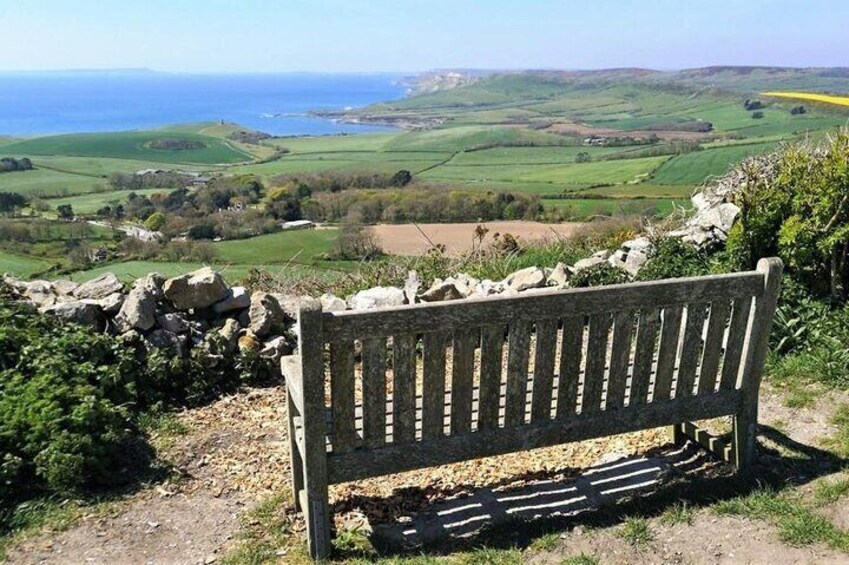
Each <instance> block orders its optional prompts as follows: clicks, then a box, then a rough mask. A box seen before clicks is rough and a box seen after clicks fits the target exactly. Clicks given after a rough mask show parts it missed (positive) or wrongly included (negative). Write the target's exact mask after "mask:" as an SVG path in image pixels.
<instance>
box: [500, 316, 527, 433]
mask: <svg viewBox="0 0 849 565" xmlns="http://www.w3.org/2000/svg"><path fill="white" fill-rule="evenodd" d="M508 339H509V346H508V353H507V399H506V401H505V402H506V404H505V416H504V425H505V426H507V427H509V426H517V425H520V424H524V423H525V397H526V395H527V391H528V388H527V387H528V362H529V360H530V350H529V349H530V344H531V323H530V322H529V321H527V320H525V319H517V320H515V321H514V322H512V323H511V324H510V330H509V336H508Z"/></svg>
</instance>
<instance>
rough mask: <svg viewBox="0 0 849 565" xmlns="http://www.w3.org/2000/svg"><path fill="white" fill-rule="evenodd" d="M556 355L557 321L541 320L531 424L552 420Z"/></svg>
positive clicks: (537, 334) (538, 331)
mask: <svg viewBox="0 0 849 565" xmlns="http://www.w3.org/2000/svg"><path fill="white" fill-rule="evenodd" d="M556 355H557V320H553V319H547V320H539V321H538V322H537V323H536V351H535V352H534V381H533V396H532V401H531V422H539V421H542V420H549V419H551V403H552V400H553V398H552V390H553V389H552V385H553V383H554V358H555V356H556Z"/></svg>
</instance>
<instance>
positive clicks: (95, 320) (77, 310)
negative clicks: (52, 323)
mask: <svg viewBox="0 0 849 565" xmlns="http://www.w3.org/2000/svg"><path fill="white" fill-rule="evenodd" d="M43 312H44V313H46V314H50V315H52V316H56V317H57V318H59V319H60V320H62V321H64V322H71V323H75V324H80V325H83V326H88V327H90V328H92V329H94V330H96V331H100V330H102V329H103V324H104V319H103V311H102V310H101V309H100V306H98V305H96V304H93V303H91V302H83V301H82V300H77V301H73V302H63V303H61V304H54V305H52V306H48V307H47V308H45V309H44V310H43Z"/></svg>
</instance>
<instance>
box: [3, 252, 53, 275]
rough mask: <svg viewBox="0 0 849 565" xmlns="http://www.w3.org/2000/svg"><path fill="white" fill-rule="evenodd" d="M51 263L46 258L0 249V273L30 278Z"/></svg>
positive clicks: (48, 266) (47, 267)
mask: <svg viewBox="0 0 849 565" xmlns="http://www.w3.org/2000/svg"><path fill="white" fill-rule="evenodd" d="M52 265H53V263H51V262H50V261H48V260H46V259H40V258H38V257H30V256H27V255H17V254H15V253H9V252H7V251H2V250H0V275H2V274H3V273H8V274H11V275H14V276H17V277H25V278H30V277H32V276H33V275H35V274H37V273H41V272H43V271H44V270H46V269H49V268H50V267H51V266H52Z"/></svg>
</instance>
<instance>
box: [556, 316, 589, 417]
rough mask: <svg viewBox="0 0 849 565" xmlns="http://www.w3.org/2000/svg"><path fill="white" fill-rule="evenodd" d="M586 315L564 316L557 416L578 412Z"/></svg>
mask: <svg viewBox="0 0 849 565" xmlns="http://www.w3.org/2000/svg"><path fill="white" fill-rule="evenodd" d="M583 346H584V317H583V316H569V317H567V318H563V338H562V340H561V346H560V380H559V384H558V388H557V417H558V418H568V417H569V416H572V415H574V414H575V412H576V407H577V404H578V384H579V383H578V380H579V379H580V377H581V359H582V357H583V355H584V347H583Z"/></svg>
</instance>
